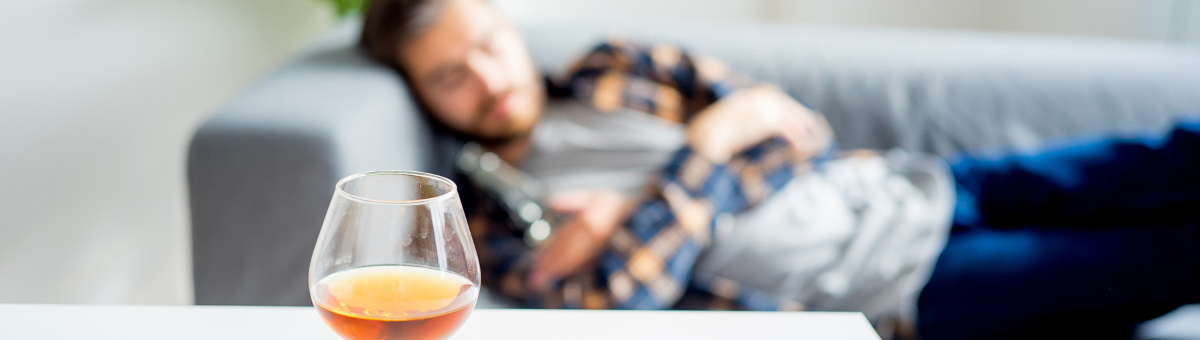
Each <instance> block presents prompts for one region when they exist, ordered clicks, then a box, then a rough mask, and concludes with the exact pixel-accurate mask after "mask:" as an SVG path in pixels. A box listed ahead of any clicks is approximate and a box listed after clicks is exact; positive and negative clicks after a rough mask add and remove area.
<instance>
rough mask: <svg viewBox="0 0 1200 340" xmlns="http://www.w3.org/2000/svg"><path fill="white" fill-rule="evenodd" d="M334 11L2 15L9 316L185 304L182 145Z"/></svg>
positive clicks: (191, 3)
mask: <svg viewBox="0 0 1200 340" xmlns="http://www.w3.org/2000/svg"><path fill="white" fill-rule="evenodd" d="M326 7H327V6H325V5H324V4H322V3H320V2H318V1H317V0H254V1H242V0H223V1H222V0H218V1H207V0H206V1H199V0H180V1H151V0H60V1H3V2H0V303H4V302H37V303H152V304H179V303H188V302H190V301H191V299H192V298H191V295H192V294H191V266H190V259H189V254H190V248H189V241H188V228H187V225H188V224H187V221H188V215H187V209H186V208H187V201H186V191H185V182H184V155H185V151H186V147H187V142H188V139H189V138H190V137H191V133H192V131H193V129H194V128H195V127H196V126H197V125H198V124H199V123H200V122H201V121H202V119H203V117H204V116H205V115H206V114H208V113H210V112H212V111H213V110H214V109H215V108H217V107H218V106H219V105H221V104H222V103H224V102H226V101H228V100H229V98H230V97H231V96H232V95H234V94H236V93H237V92H238V91H239V90H240V89H242V88H244V87H246V86H247V85H248V84H249V83H250V82H251V81H253V80H254V79H256V78H257V77H258V76H259V75H261V74H263V73H264V72H266V71H267V70H269V69H270V68H272V67H273V66H275V65H277V64H278V63H280V62H281V61H282V60H284V58H287V57H288V56H290V55H292V54H293V53H295V51H297V49H298V48H300V47H301V46H302V45H303V44H304V43H305V42H306V41H308V40H309V39H310V38H311V37H313V36H314V35H315V34H317V33H318V32H320V31H322V30H323V28H324V27H326V26H328V25H329V23H330V22H331V20H332V18H333V15H332V14H330V13H329V12H328V10H327V9H326Z"/></svg>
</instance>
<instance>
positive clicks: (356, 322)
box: [308, 171, 479, 340]
mask: <svg viewBox="0 0 1200 340" xmlns="http://www.w3.org/2000/svg"><path fill="white" fill-rule="evenodd" d="M334 190H335V192H334V194H333V200H332V202H330V203H329V211H328V212H326V214H325V223H324V224H322V225H321V234H320V236H318V237H317V245H316V249H314V250H313V256H312V263H311V264H310V266H309V270H308V287H309V294H311V295H312V300H313V305H315V306H316V307H317V311H318V313H319V314H320V315H321V317H322V318H324V319H325V322H326V323H328V324H329V327H330V328H333V330H334V331H335V332H337V333H338V334H339V335H341V336H342V337H344V338H346V339H350V340H359V339H420V340H426V339H428V340H440V339H445V338H447V337H449V336H450V335H451V334H454V332H455V331H456V330H458V328H459V326H462V324H463V322H464V321H466V319H467V315H470V314H471V311H472V310H473V309H474V308H475V300H476V298H477V297H478V296H479V288H478V287H479V257H478V255H476V253H475V245H474V244H473V243H472V242H471V234H470V232H469V231H468V229H467V221H466V218H465V216H463V209H462V203H461V202H459V200H458V191H457V189H456V187H455V185H454V182H451V181H450V180H448V179H446V178H445V177H441V176H437V175H432V174H427V173H421V172H416V171H371V172H365V173H360V174H356V175H351V176H349V177H346V178H344V179H342V180H341V181H338V183H337V186H336V188H335V189H334Z"/></svg>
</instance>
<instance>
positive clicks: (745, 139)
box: [687, 85, 833, 163]
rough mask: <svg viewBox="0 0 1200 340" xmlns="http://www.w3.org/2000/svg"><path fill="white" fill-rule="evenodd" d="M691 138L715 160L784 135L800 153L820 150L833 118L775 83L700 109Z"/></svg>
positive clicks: (698, 149) (807, 154) (809, 154)
mask: <svg viewBox="0 0 1200 340" xmlns="http://www.w3.org/2000/svg"><path fill="white" fill-rule="evenodd" d="M687 133H688V142H689V143H690V144H691V146H692V147H693V148H694V149H695V150H696V152H698V153H699V154H700V155H702V156H704V157H705V158H708V160H710V161H712V162H714V163H726V162H728V161H729V159H730V158H732V157H733V155H735V154H737V153H738V152H740V151H742V150H745V149H747V148H749V147H751V146H754V145H756V144H758V143H762V142H763V141H766V140H767V139H769V138H771V137H783V138H784V139H786V140H787V141H788V142H790V143H791V144H792V145H793V146H795V148H796V152H797V153H799V155H798V156H800V157H802V158H809V157H813V156H816V155H817V153H819V152H821V150H824V149H825V148H828V147H829V144H830V143H831V142H832V140H833V133H832V130H831V129H830V128H829V123H828V122H826V121H825V119H824V118H822V117H821V116H820V115H817V114H815V113H813V112H812V111H811V110H809V109H808V108H806V107H804V105H801V104H800V103H799V102H797V101H796V100H795V99H792V97H789V96H788V95H787V94H786V93H783V91H780V90H779V89H778V88H776V87H774V86H770V85H760V86H756V87H752V88H747V89H742V90H738V91H736V92H734V93H732V94H730V95H729V96H727V97H725V98H722V99H721V100H718V101H717V102H716V103H713V104H712V105H710V106H709V107H707V108H705V109H704V110H703V111H700V113H698V114H697V116H696V118H695V119H694V120H693V121H692V123H691V124H690V125H688V131H687Z"/></svg>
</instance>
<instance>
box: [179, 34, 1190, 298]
mask: <svg viewBox="0 0 1200 340" xmlns="http://www.w3.org/2000/svg"><path fill="white" fill-rule="evenodd" d="M355 28H356V25H355V23H353V22H350V23H347V24H346V25H343V27H341V28H339V29H338V30H336V31H335V32H332V33H330V34H329V35H328V36H326V37H324V38H323V39H322V40H321V41H319V42H317V43H316V44H315V45H314V47H313V48H312V49H311V50H310V51H308V52H306V53H305V54H303V55H302V56H300V57H299V58H298V59H296V60H295V61H293V62H291V63H289V64H287V65H286V66H284V67H282V68H281V69H279V70H277V71H275V72H274V73H272V74H270V75H269V76H267V77H266V78H265V79H263V80H262V81H261V82H259V83H258V84H257V85H254V86H252V87H251V88H249V89H247V90H246V91H245V92H244V93H243V94H242V95H241V96H239V97H238V98H237V99H235V100H234V101H233V102H231V103H229V105H227V106H225V107H224V108H223V109H221V110H219V111H218V112H216V113H215V114H214V115H213V116H212V117H211V118H210V119H209V120H208V121H207V122H206V123H205V124H204V125H203V126H202V127H201V128H200V129H199V131H197V132H196V135H195V138H194V139H193V140H192V144H191V148H190V150H189V151H190V152H189V155H188V183H189V186H190V194H191V211H192V242H193V243H192V244H193V248H192V252H193V266H194V280H195V293H196V295H195V296H196V303H197V304H239V305H308V304H309V303H310V302H309V298H308V293H307V288H306V286H305V285H306V280H305V278H306V275H305V273H306V271H307V265H308V261H309V257H310V254H311V251H312V247H313V244H314V242H315V240H316V235H317V231H318V229H319V228H320V225H321V221H322V216H323V215H324V213H325V208H326V207H327V205H328V202H329V199H330V197H331V195H332V190H333V184H334V182H336V181H337V180H338V179H339V178H341V177H343V176H346V175H349V174H352V173H356V172H361V171H366V170H374V169H416V170H425V171H436V172H445V171H447V169H445V168H444V167H435V166H434V164H441V163H439V162H437V159H436V157H438V155H440V153H437V152H431V150H433V149H434V148H436V147H438V146H439V145H442V144H441V142H439V140H438V139H437V138H435V137H436V136H435V135H434V134H432V133H431V132H430V130H429V128H428V127H427V126H426V124H425V122H424V121H423V117H422V116H421V115H420V114H419V113H418V112H417V106H416V105H414V103H413V101H412V98H411V96H410V95H409V94H408V92H407V91H406V89H405V85H404V84H403V83H402V82H401V80H400V79H399V78H398V77H397V76H396V75H395V74H393V73H392V72H390V71H389V70H387V69H385V68H383V67H380V66H378V65H374V64H372V63H371V62H369V61H367V60H365V59H364V57H363V56H362V55H361V54H360V53H358V52H357V51H356V50H355V49H354V48H353V47H352V45H353V42H354V41H355V39H356V37H357V32H356V29H355ZM522 29H523V30H524V32H525V33H526V37H527V40H528V43H529V45H530V48H531V49H532V52H533V56H534V59H535V61H536V63H537V65H538V67H539V68H540V69H542V70H543V71H546V72H552V71H555V70H560V69H562V67H563V65H564V64H565V63H566V62H567V61H568V60H570V59H571V57H572V56H576V55H578V54H580V53H582V52H583V51H585V50H586V49H587V48H588V47H589V46H591V45H592V44H595V43H596V42H598V41H599V39H601V38H602V37H604V36H606V35H608V34H609V33H610V31H609V30H610V28H609V27H607V26H605V25H585V24H542V25H524V26H523V27H522ZM618 29H619V32H623V35H625V36H630V37H634V38H636V39H638V40H644V41H666V42H674V43H677V44H679V45H682V46H684V47H686V48H688V49H690V50H692V51H695V52H701V53H705V54H710V55H713V56H716V57H718V58H720V59H722V60H724V61H726V62H727V63H728V64H729V65H731V66H732V68H734V69H736V70H739V71H742V72H745V73H748V74H750V75H752V76H754V77H757V78H758V79H761V80H765V81H769V82H773V83H776V84H779V85H781V86H782V87H783V88H784V89H786V91H787V92H789V93H791V94H792V95H794V96H797V97H800V98H803V99H804V101H805V102H806V103H807V104H809V105H810V106H812V107H813V108H815V109H817V110H819V111H821V112H823V113H825V114H826V116H827V117H828V119H829V121H830V123H831V124H832V125H833V128H834V130H835V131H836V132H837V139H838V142H839V144H840V146H841V147H843V148H873V149H886V148H891V147H902V148H906V149H910V150H922V151H927V152H932V153H936V154H940V155H951V154H953V153H955V152H958V151H961V150H979V149H985V148H994V147H1016V148H1022V147H1029V146H1031V145H1035V144H1037V143H1038V142H1039V141H1041V140H1044V139H1046V138H1053V137H1059V136H1067V135H1074V134H1081V133H1089V132H1095V131H1102V130H1114V129H1116V130H1122V131H1132V130H1145V129H1150V130H1157V129H1162V128H1164V127H1165V126H1166V125H1168V124H1169V123H1170V122H1171V120H1172V117H1173V115H1177V114H1180V113H1184V112H1200V49H1196V48H1184V47H1171V46H1164V45H1155V44H1149V43H1137V42H1127V41H1113V40H1101V39H1088V38H1069V37H1040V36H1022V35H1006V34H994V33H951V32H937V31H916V30H879V29H852V28H816V27H789V26H760V25H722V26H714V25H697V24H693V25H652V24H627V25H619V27H618Z"/></svg>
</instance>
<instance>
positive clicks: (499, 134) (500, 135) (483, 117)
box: [472, 90, 532, 145]
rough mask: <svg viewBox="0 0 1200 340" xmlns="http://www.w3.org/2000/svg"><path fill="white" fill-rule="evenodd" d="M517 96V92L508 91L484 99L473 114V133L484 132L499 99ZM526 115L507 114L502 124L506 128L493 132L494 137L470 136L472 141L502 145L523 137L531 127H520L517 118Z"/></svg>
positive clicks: (521, 113)
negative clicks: (474, 119) (474, 118)
mask: <svg viewBox="0 0 1200 340" xmlns="http://www.w3.org/2000/svg"><path fill="white" fill-rule="evenodd" d="M517 94H518V92H517V91H515V90H510V91H509V92H505V93H503V94H500V95H496V96H489V97H488V98H486V99H484V102H483V103H481V104H480V105H479V110H477V111H476V112H475V117H477V118H476V121H475V131H480V132H482V131H484V129H483V127H484V125H486V124H487V121H488V117H489V116H490V115H491V112H492V110H493V109H495V107H496V105H498V104H499V102H500V100H501V98H505V97H506V96H509V95H517ZM526 109H529V108H526ZM527 114H529V113H527V112H509V118H508V120H507V121H505V122H504V123H507V124H506V125H508V126H503V127H501V128H502V129H500V130H498V131H495V134H494V135H491V136H482V135H481V136H472V137H473V138H472V139H474V140H475V141H476V142H479V143H480V144H483V145H503V144H507V143H510V142H512V141H514V140H517V139H520V138H522V137H525V136H526V135H527V134H529V132H530V131H531V130H532V126H530V127H525V126H520V125H521V123H522V122H521V121H520V118H519V117H520V116H522V115H527Z"/></svg>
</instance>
